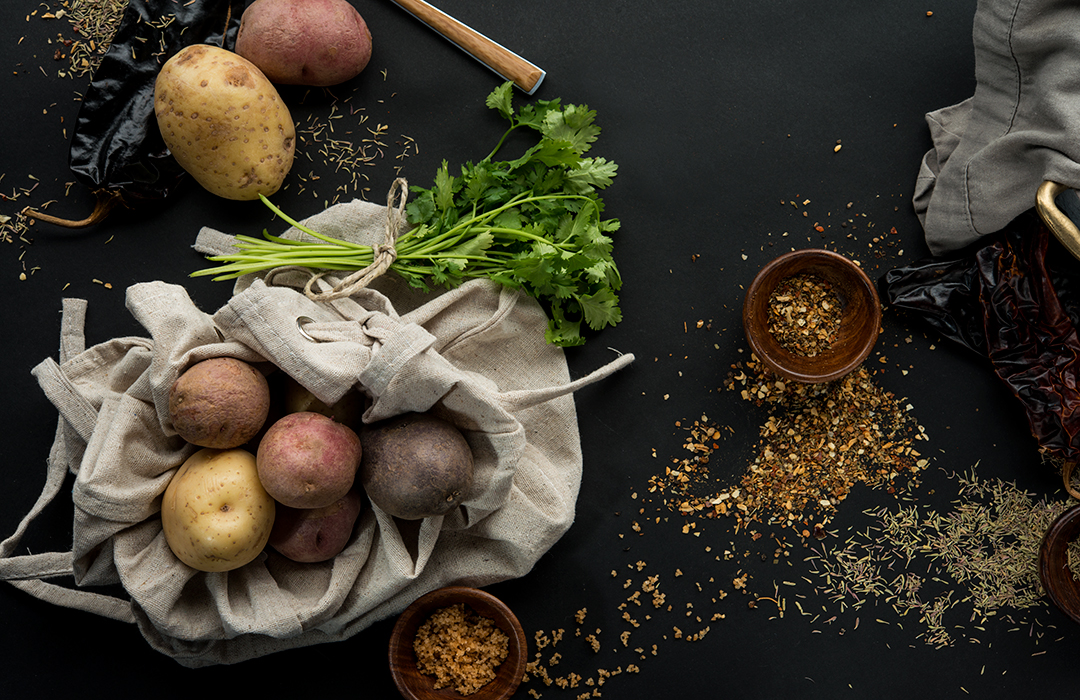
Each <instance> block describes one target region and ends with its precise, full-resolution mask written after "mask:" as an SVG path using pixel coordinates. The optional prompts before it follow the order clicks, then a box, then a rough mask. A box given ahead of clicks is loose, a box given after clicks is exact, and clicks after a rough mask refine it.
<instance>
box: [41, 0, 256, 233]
mask: <svg viewBox="0 0 1080 700" xmlns="http://www.w3.org/2000/svg"><path fill="white" fill-rule="evenodd" d="M244 4H245V3H244V1H243V0H200V2H187V3H181V2H178V1H177V0H129V3H128V7H127V9H126V10H125V11H124V17H123V19H122V20H121V21H120V24H119V26H118V27H117V29H116V34H115V35H114V37H113V40H112V44H111V45H110V47H109V50H108V51H107V52H106V53H105V55H104V56H103V57H102V60H101V65H100V66H99V67H98V69H97V70H96V71H95V72H94V77H93V79H92V80H91V82H90V86H89V88H88V89H87V92H86V95H85V96H84V98H83V103H82V107H81V108H80V110H79V116H78V120H77V122H76V125H75V129H74V133H73V136H72V139H71V148H70V152H69V159H68V160H69V165H70V167H71V170H72V172H73V173H74V174H75V179H76V180H77V181H78V182H79V183H81V184H83V185H85V186H86V187H88V188H89V189H90V190H91V191H92V192H93V193H94V195H95V197H96V198H97V205H96V206H95V208H94V212H93V213H92V214H91V215H90V216H89V217H87V218H86V219H83V220H81V221H71V220H67V219H60V218H57V217H54V216H50V215H48V214H44V213H42V212H38V211H33V210H27V211H26V214H27V216H30V217H32V218H35V219H38V220H40V221H44V222H47V223H52V224H56V225H60V226H65V227H68V228H79V227H83V226H89V225H91V224H95V223H98V222H99V221H101V220H102V219H103V218H104V217H105V216H106V215H107V214H108V213H109V211H111V210H112V208H113V207H114V206H115V205H116V204H119V203H124V204H126V205H131V204H133V203H136V202H139V201H154V200H160V199H164V198H165V197H166V196H168V194H169V193H170V191H172V189H173V188H174V187H175V186H176V185H177V183H179V182H180V180H181V179H182V178H183V177H184V171H183V169H181V168H180V166H179V165H178V164H177V163H176V161H175V160H174V159H173V157H172V155H171V154H170V153H169V150H168V148H166V147H165V143H164V142H163V141H162V139H161V133H160V132H159V131H158V127H157V121H156V119H155V118H154V81H155V80H156V79H157V74H158V71H159V70H160V69H161V66H162V64H163V63H164V62H165V61H167V60H168V59H169V57H170V56H172V55H173V54H175V53H176V52H177V51H179V50H180V49H182V48H183V47H185V46H188V45H190V44H196V43H208V44H215V45H218V46H232V45H233V44H234V43H235V41H236V32H237V29H238V28H239V26H240V16H241V15H242V14H243V11H244Z"/></svg>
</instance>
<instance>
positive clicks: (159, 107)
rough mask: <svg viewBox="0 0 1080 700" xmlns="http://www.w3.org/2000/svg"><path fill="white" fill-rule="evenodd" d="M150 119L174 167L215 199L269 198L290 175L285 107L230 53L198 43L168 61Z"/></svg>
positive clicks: (290, 136)
mask: <svg viewBox="0 0 1080 700" xmlns="http://www.w3.org/2000/svg"><path fill="white" fill-rule="evenodd" d="M154 114H155V115H156V117H157V122H158V127H159V128H160V129H161V136H162V138H163V139H164V140H165V145H166V146H168V147H169V151H171V152H172V154H173V157H175V158H176V161H177V162H178V163H179V164H180V166H181V167H182V168H183V169H184V170H186V171H187V172H188V173H190V174H191V176H192V177H194V178H195V180H196V181H197V182H198V183H199V184H200V185H202V186H203V187H205V188H206V189H207V190H209V191H210V192H213V193H214V194H216V195H218V196H220V197H224V198H226V199H237V200H248V199H258V198H259V195H260V194H262V195H267V196H269V195H271V194H273V193H274V192H277V191H278V189H279V188H280V187H281V183H282V182H283V181H284V179H285V176H286V175H287V174H288V172H289V169H290V168H292V163H293V155H294V152H295V148H296V127H295V126H294V125H293V120H292V116H291V115H290V114H289V109H288V107H286V105H285V103H284V102H283V101H282V99H281V96H280V95H278V92H277V90H276V89H275V88H274V86H273V85H272V84H271V83H270V81H269V80H267V79H266V76H265V75H263V74H262V72H261V71H260V70H259V69H258V68H256V67H255V65H254V64H253V63H251V62H250V61H248V60H247V59H245V58H243V57H241V56H238V55H237V54H235V53H233V52H231V51H226V50H225V49H221V48H218V47H216V46H211V45H208V44H195V45H193V46H188V47H186V48H184V49H181V50H180V51H179V52H178V53H177V54H176V55H175V56H173V57H172V58H170V59H169V60H168V61H166V62H165V65H164V66H162V68H161V72H160V73H158V77H157V80H156V82H155V83H154Z"/></svg>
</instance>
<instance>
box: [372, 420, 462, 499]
mask: <svg viewBox="0 0 1080 700" xmlns="http://www.w3.org/2000/svg"><path fill="white" fill-rule="evenodd" d="M361 434H362V436H363V437H362V440H363V441H364V454H363V457H362V459H361V460H360V482H361V484H363V487H364V490H365V491H366V492H367V495H368V498H370V499H371V502H372V503H374V504H375V505H377V506H378V507H379V508H381V509H382V510H383V511H384V512H386V513H388V514H390V515H393V516H395V517H398V518H402V519H403V520H419V519H421V518H428V517H433V516H436V515H443V514H445V513H448V512H449V511H450V510H452V509H454V508H456V507H457V506H458V504H460V503H461V502H462V501H463V500H465V498H466V497H467V496H468V494H469V489H470V488H471V487H472V478H473V454H472V450H471V449H470V448H469V443H468V442H466V440H465V437H464V436H463V435H462V434H461V431H460V430H458V429H457V427H456V426H454V424H453V423H450V422H449V421H446V420H443V419H441V418H438V417H436V416H433V415H430V414H426V413H407V414H405V415H402V416H398V417H397V418H391V419H389V420H386V421H383V422H381V423H378V424H375V425H372V426H368V427H366V428H365V429H364V430H363V431H362V433H361Z"/></svg>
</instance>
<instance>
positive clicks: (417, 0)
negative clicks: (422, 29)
mask: <svg viewBox="0 0 1080 700" xmlns="http://www.w3.org/2000/svg"><path fill="white" fill-rule="evenodd" d="M394 3H395V4H397V5H398V6H399V7H401V8H402V9H404V10H405V11H406V12H408V13H409V14H411V15H413V16H414V17H416V18H417V19H419V20H420V21H421V22H423V23H424V24H426V25H428V26H429V27H431V28H432V29H434V30H435V31H437V32H438V33H440V34H442V35H443V36H444V37H446V38H447V39H449V40H450V41H452V42H454V43H455V44H457V45H458V47H460V48H461V49H462V50H463V51H465V52H466V53H468V54H469V55H471V56H472V57H473V58H475V59H476V60H478V61H480V62H481V63H483V64H484V65H486V66H487V67H488V68H491V69H492V70H493V71H495V72H496V73H498V74H499V75H501V76H503V77H504V78H506V79H507V80H512V81H514V84H515V85H517V86H518V87H519V88H521V89H522V90H524V91H525V92H526V93H528V94H530V95H531V94H533V92H535V91H536V88H537V87H539V86H540V81H541V80H543V79H544V75H545V72H544V71H543V70H541V69H540V68H539V67H537V66H535V65H533V64H532V63H529V62H528V61H526V60H525V59H524V58H522V57H521V56H518V55H517V54H516V53H514V52H513V51H511V50H509V49H507V48H506V47H505V46H502V45H501V44H498V43H496V42H494V41H492V40H491V39H489V38H488V37H486V36H484V35H483V34H481V33H480V32H478V31H476V30H475V29H473V28H471V27H469V26H468V25H465V24H463V23H461V22H459V21H458V20H456V19H454V18H453V17H451V16H450V15H448V14H446V13H445V12H443V11H442V10H440V9H438V8H436V7H434V6H432V5H431V4H429V3H426V2H424V0H394Z"/></svg>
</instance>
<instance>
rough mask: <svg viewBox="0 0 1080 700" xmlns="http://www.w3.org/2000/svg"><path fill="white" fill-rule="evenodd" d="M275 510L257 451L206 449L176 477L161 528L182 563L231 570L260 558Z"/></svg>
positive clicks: (163, 510)
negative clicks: (252, 452)
mask: <svg viewBox="0 0 1080 700" xmlns="http://www.w3.org/2000/svg"><path fill="white" fill-rule="evenodd" d="M274 511H275V503H274V499H273V498H271V497H270V496H269V494H267V493H266V489H264V488H263V487H262V484H261V483H260V482H259V471H258V469H257V467H256V465H255V456H254V455H253V454H251V453H250V452H247V451H245V450H240V449H235V450H214V449H209V448H207V449H202V450H199V451H198V452H196V453H195V454H193V455H191V457H189V458H188V459H187V461H186V462H184V464H183V465H182V466H181V467H180V469H178V470H177V472H176V474H174V475H173V478H172V480H171V481H170V482H169V485H168V487H167V488H166V489H165V496H164V497H163V498H162V501H161V526H162V528H163V529H164V531H165V541H166V542H168V544H169V549H171V550H172V551H173V554H175V555H176V557H177V558H178V559H180V561H182V562H184V563H185V564H187V565H188V566H190V567H192V568H195V569H198V570H199V571H229V570H232V569H236V568H239V567H241V566H243V565H244V564H247V563H248V562H250V561H252V560H253V559H255V557H257V556H259V552H261V551H262V550H263V548H264V547H265V546H266V542H267V540H268V539H269V538H270V531H271V529H273V526H274Z"/></svg>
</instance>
